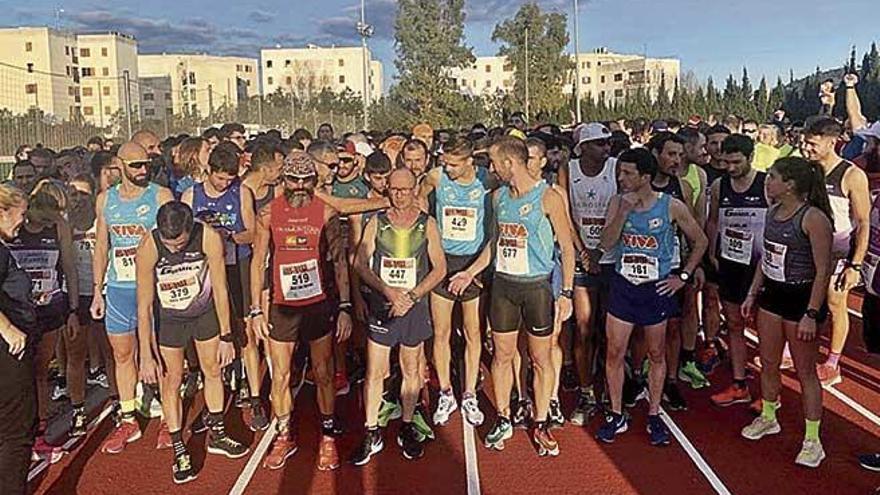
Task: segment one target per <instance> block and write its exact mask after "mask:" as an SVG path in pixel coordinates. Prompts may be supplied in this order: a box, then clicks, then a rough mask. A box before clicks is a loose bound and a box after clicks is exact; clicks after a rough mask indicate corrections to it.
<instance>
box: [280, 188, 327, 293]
mask: <svg viewBox="0 0 880 495" xmlns="http://www.w3.org/2000/svg"><path fill="white" fill-rule="evenodd" d="M269 207H270V212H271V217H270V219H269V227H270V229H271V231H272V251H271V253H272V261H271V268H272V303H273V304H279V305H283V306H296V307H302V306H308V305H311V304H315V303H318V302H321V301H323V300H325V299H326V298H327V288H328V287H327V284H326V283H325V273H326V270H325V267H324V262H323V258H324V257H323V256H322V255H321V252H322V251H325V250H326V249H321V247H322V240H323V238H324V235H323V234H324V202H323V201H321V200H320V199H318V198H312V200H311V201H310V202H309V203H308V204H307V205H305V206H303V207H301V208H294V207H292V206H290V203H289V202H288V201H287V198H286V197H284V196H279V197H277V198H275V199H274V200H272V202H271V203H270V204H269Z"/></svg>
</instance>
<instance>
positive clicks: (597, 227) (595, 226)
mask: <svg viewBox="0 0 880 495" xmlns="http://www.w3.org/2000/svg"><path fill="white" fill-rule="evenodd" d="M604 229H605V219H604V218H597V217H583V218H581V237H582V239H581V240H582V241H584V246H586V248H587V249H596V248H597V247H599V240H600V239H601V238H602V231H603V230H604Z"/></svg>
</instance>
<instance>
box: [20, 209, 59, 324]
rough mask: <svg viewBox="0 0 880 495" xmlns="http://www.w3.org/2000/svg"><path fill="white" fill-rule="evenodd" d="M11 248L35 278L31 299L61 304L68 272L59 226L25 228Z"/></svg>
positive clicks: (23, 267) (43, 302)
mask: <svg viewBox="0 0 880 495" xmlns="http://www.w3.org/2000/svg"><path fill="white" fill-rule="evenodd" d="M8 247H9V251H10V252H11V253H12V256H13V257H15V261H17V262H18V266H20V267H21V268H22V269H23V270H24V271H26V272H27V274H28V276H29V277H30V278H31V284H32V285H31V300H32V301H33V302H34V304H35V305H36V306H37V308H39V307H42V306H49V305H50V304H60V303H61V302H62V301H63V299H62V294H61V284H62V283H63V279H64V271H63V270H62V267H61V246H60V243H59V240H58V227H57V226H55V225H50V226H48V227H46V228H44V229H43V230H41V231H39V232H30V231H28V230H27V229H26V228H24V227H22V228H21V230H19V232H18V237H16V238H15V240H14V241H12V242H10V243H9V244H8ZM48 330H51V329H48Z"/></svg>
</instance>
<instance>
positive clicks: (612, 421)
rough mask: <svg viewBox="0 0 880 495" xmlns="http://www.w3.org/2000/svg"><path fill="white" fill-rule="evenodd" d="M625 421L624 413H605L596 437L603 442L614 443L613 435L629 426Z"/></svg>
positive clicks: (623, 431)
mask: <svg viewBox="0 0 880 495" xmlns="http://www.w3.org/2000/svg"><path fill="white" fill-rule="evenodd" d="M627 422H628V421H627V417H626V414H617V413H614V412H609V413H608V414H606V415H605V422H604V423H602V426H600V427H599V431H597V432H596V438H598V439H599V440H602V441H603V442H605V443H614V437H616V436H617V435H620V434H621V433H625V432H626V430H627V428H628V427H629V425H628V424H627Z"/></svg>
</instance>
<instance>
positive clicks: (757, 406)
mask: <svg viewBox="0 0 880 495" xmlns="http://www.w3.org/2000/svg"><path fill="white" fill-rule="evenodd" d="M780 409H782V399H781V398H780V399H776V410H777V411H778V410H780ZM749 412H751V413H752V414H754V415H755V416H759V415H761V414H762V413H763V412H764V401H763V399H761V398H760V397H758V398H757V399H755V400H753V401H752V403H751V404H749Z"/></svg>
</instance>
